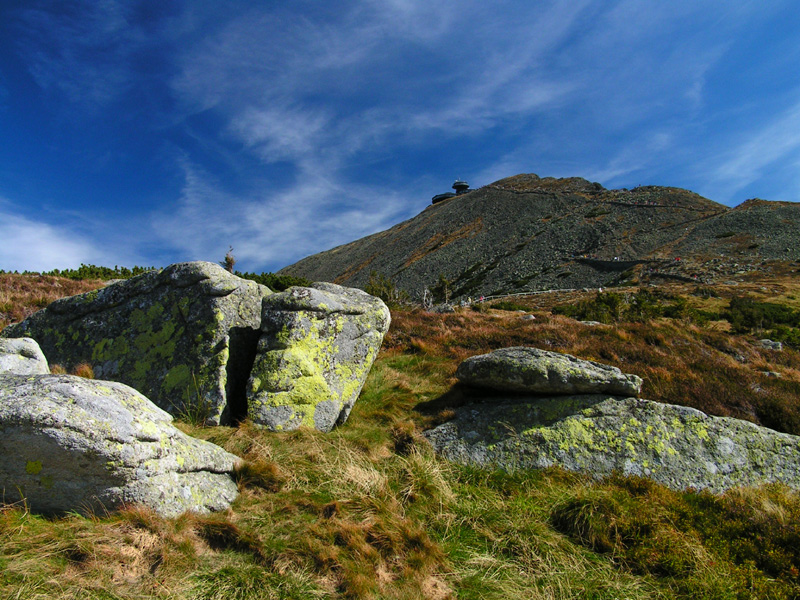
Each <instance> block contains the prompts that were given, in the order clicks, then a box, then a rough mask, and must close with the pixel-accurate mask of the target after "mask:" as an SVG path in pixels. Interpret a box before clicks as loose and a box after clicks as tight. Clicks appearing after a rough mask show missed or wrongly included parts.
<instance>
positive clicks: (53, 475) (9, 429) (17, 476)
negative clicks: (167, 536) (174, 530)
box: [0, 375, 238, 517]
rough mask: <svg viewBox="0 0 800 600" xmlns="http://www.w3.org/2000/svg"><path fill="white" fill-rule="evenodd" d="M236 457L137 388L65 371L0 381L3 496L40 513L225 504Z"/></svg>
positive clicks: (164, 511)
mask: <svg viewBox="0 0 800 600" xmlns="http://www.w3.org/2000/svg"><path fill="white" fill-rule="evenodd" d="M236 461H238V458H237V457H236V456H234V455H233V454H230V453H228V452H226V451H224V450H223V449H222V448H219V447H218V446H215V445H214V444H211V443H209V442H204V441H202V440H197V439H195V438H192V437H189V436H187V435H185V434H184V433H182V432H181V431H179V430H178V429H176V428H175V427H174V426H173V425H172V417H171V416H170V415H169V414H167V413H166V412H164V411H163V410H161V409H159V408H158V407H157V406H156V405H155V404H153V403H152V402H150V401H149V400H148V399H147V398H145V397H144V396H142V395H141V394H140V393H139V392H137V391H136V390H134V389H132V388H130V387H128V386H126V385H124V384H121V383H116V382H111V381H96V380H89V379H83V378H81V377H75V376H71V375H0V493H1V494H2V496H1V497H0V500H2V501H3V502H7V503H11V502H17V501H20V500H21V499H22V498H24V499H25V501H26V502H27V505H28V506H29V507H30V508H31V510H33V511H36V512H44V513H58V512H64V511H81V512H91V511H101V512H102V511H103V510H110V509H114V508H116V507H119V506H121V505H123V504H130V503H137V504H143V505H145V506H148V507H150V508H152V509H153V510H155V511H156V512H158V513H159V514H161V515H163V516H167V517H172V516H175V515H178V514H180V513H182V512H184V511H187V510H192V511H197V512H208V511H216V510H223V509H226V508H228V507H229V506H230V503H231V502H232V501H233V500H234V499H235V498H236V496H237V494H238V491H237V487H236V484H235V482H234V481H233V479H232V478H231V473H232V471H233V468H234V464H235V463H236Z"/></svg>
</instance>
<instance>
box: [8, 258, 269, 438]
mask: <svg viewBox="0 0 800 600" xmlns="http://www.w3.org/2000/svg"><path fill="white" fill-rule="evenodd" d="M271 293H272V292H271V291H270V290H269V288H267V287H265V286H263V285H259V284H257V283H255V282H252V281H248V280H245V279H241V278H239V277H236V276H234V275H232V274H230V273H228V272H227V271H225V269H223V268H222V267H220V266H219V265H215V264H213V263H207V262H189V263H179V264H174V265H171V266H169V267H167V268H166V269H163V270H161V271H151V272H149V273H145V274H143V275H139V276H138V277H134V278H132V279H129V280H127V281H121V282H118V283H114V284H112V285H109V286H107V287H105V288H103V289H101V290H98V291H92V292H88V293H86V294H81V295H78V296H73V297H70V298H63V299H61V300H56V301H55V302H53V303H52V304H51V305H50V306H48V307H47V308H45V309H44V310H41V311H39V312H37V313H35V314H33V315H31V316H30V317H28V318H27V319H25V320H24V321H23V322H21V323H18V324H15V325H9V326H8V327H7V328H6V329H5V330H3V332H2V333H0V336H2V337H6V338H18V337H24V336H27V337H31V338H33V339H35V340H36V341H37V342H38V343H39V346H40V347H41V348H42V350H43V351H44V354H45V355H46V356H47V358H48V359H49V360H50V362H51V363H57V364H60V365H62V366H63V367H65V368H66V369H68V370H69V369H71V368H73V367H74V366H75V365H77V364H80V363H89V364H91V365H92V368H93V369H94V373H95V376H96V377H98V378H102V379H110V380H114V381H120V382H122V383H126V384H128V385H130V386H132V387H134V388H136V389H137V390H138V391H140V392H141V393H143V394H144V395H145V396H147V397H148V398H150V399H151V400H152V401H153V402H155V403H156V404H157V405H158V406H160V407H161V408H163V409H164V410H167V411H168V412H170V413H172V414H174V415H180V414H190V415H191V416H192V417H193V418H194V419H198V418H204V419H205V420H206V422H207V423H208V424H219V423H228V422H230V421H231V419H232V418H233V419H237V418H243V417H244V416H245V414H246V405H245V393H246V386H247V378H248V375H249V372H250V366H251V365H252V362H253V358H254V357H255V351H256V345H257V343H258V337H259V328H260V325H261V303H262V300H263V299H264V298H266V297H267V296H269V295H270V294H271Z"/></svg>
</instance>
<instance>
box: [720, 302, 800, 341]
mask: <svg viewBox="0 0 800 600" xmlns="http://www.w3.org/2000/svg"><path fill="white" fill-rule="evenodd" d="M722 316H723V317H724V318H725V319H727V320H728V321H729V322H730V324H731V327H732V329H733V331H735V332H736V333H758V334H759V335H762V336H766V337H768V338H770V339H772V340H776V341H780V342H784V343H785V344H787V345H789V346H792V347H793V348H797V349H800V310H794V309H792V308H790V307H788V306H785V305H783V304H775V303H774V302H758V301H756V300H754V299H753V298H743V297H734V298H731V301H730V304H729V305H728V308H727V309H726V310H725V311H724V312H723V313H722Z"/></svg>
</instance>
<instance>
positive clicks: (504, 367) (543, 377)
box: [456, 346, 642, 396]
mask: <svg viewBox="0 0 800 600" xmlns="http://www.w3.org/2000/svg"><path fill="white" fill-rule="evenodd" d="M456 377H458V379H459V381H460V382H461V383H463V384H466V385H469V386H475V387H481V388H490V389H494V390H498V391H505V392H517V393H526V394H545V395H552V394H613V395H616V396H636V395H638V394H639V392H640V391H641V389H642V379H641V378H640V377H637V376H636V375H630V374H626V373H623V372H622V371H620V370H619V369H618V368H616V367H612V366H609V365H603V364H600V363H596V362H593V361H589V360H582V359H579V358H575V357H574V356H572V355H570V354H561V353H559V352H550V351H548V350H539V349H538V348H527V347H520V346H518V347H513V348H502V349H500V350H495V351H494V352H490V353H489V354H481V355H478V356H472V357H470V358H468V359H466V360H465V361H463V362H462V363H461V364H460V365H459V367H458V370H457V371H456Z"/></svg>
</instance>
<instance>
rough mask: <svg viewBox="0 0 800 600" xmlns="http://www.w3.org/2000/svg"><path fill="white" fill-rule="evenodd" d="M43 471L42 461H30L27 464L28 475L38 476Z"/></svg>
mask: <svg viewBox="0 0 800 600" xmlns="http://www.w3.org/2000/svg"><path fill="white" fill-rule="evenodd" d="M41 470H42V461H40V460H29V461H28V462H27V463H26V464H25V472H26V473H27V474H28V475H38V474H39V473H40V472H41Z"/></svg>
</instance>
